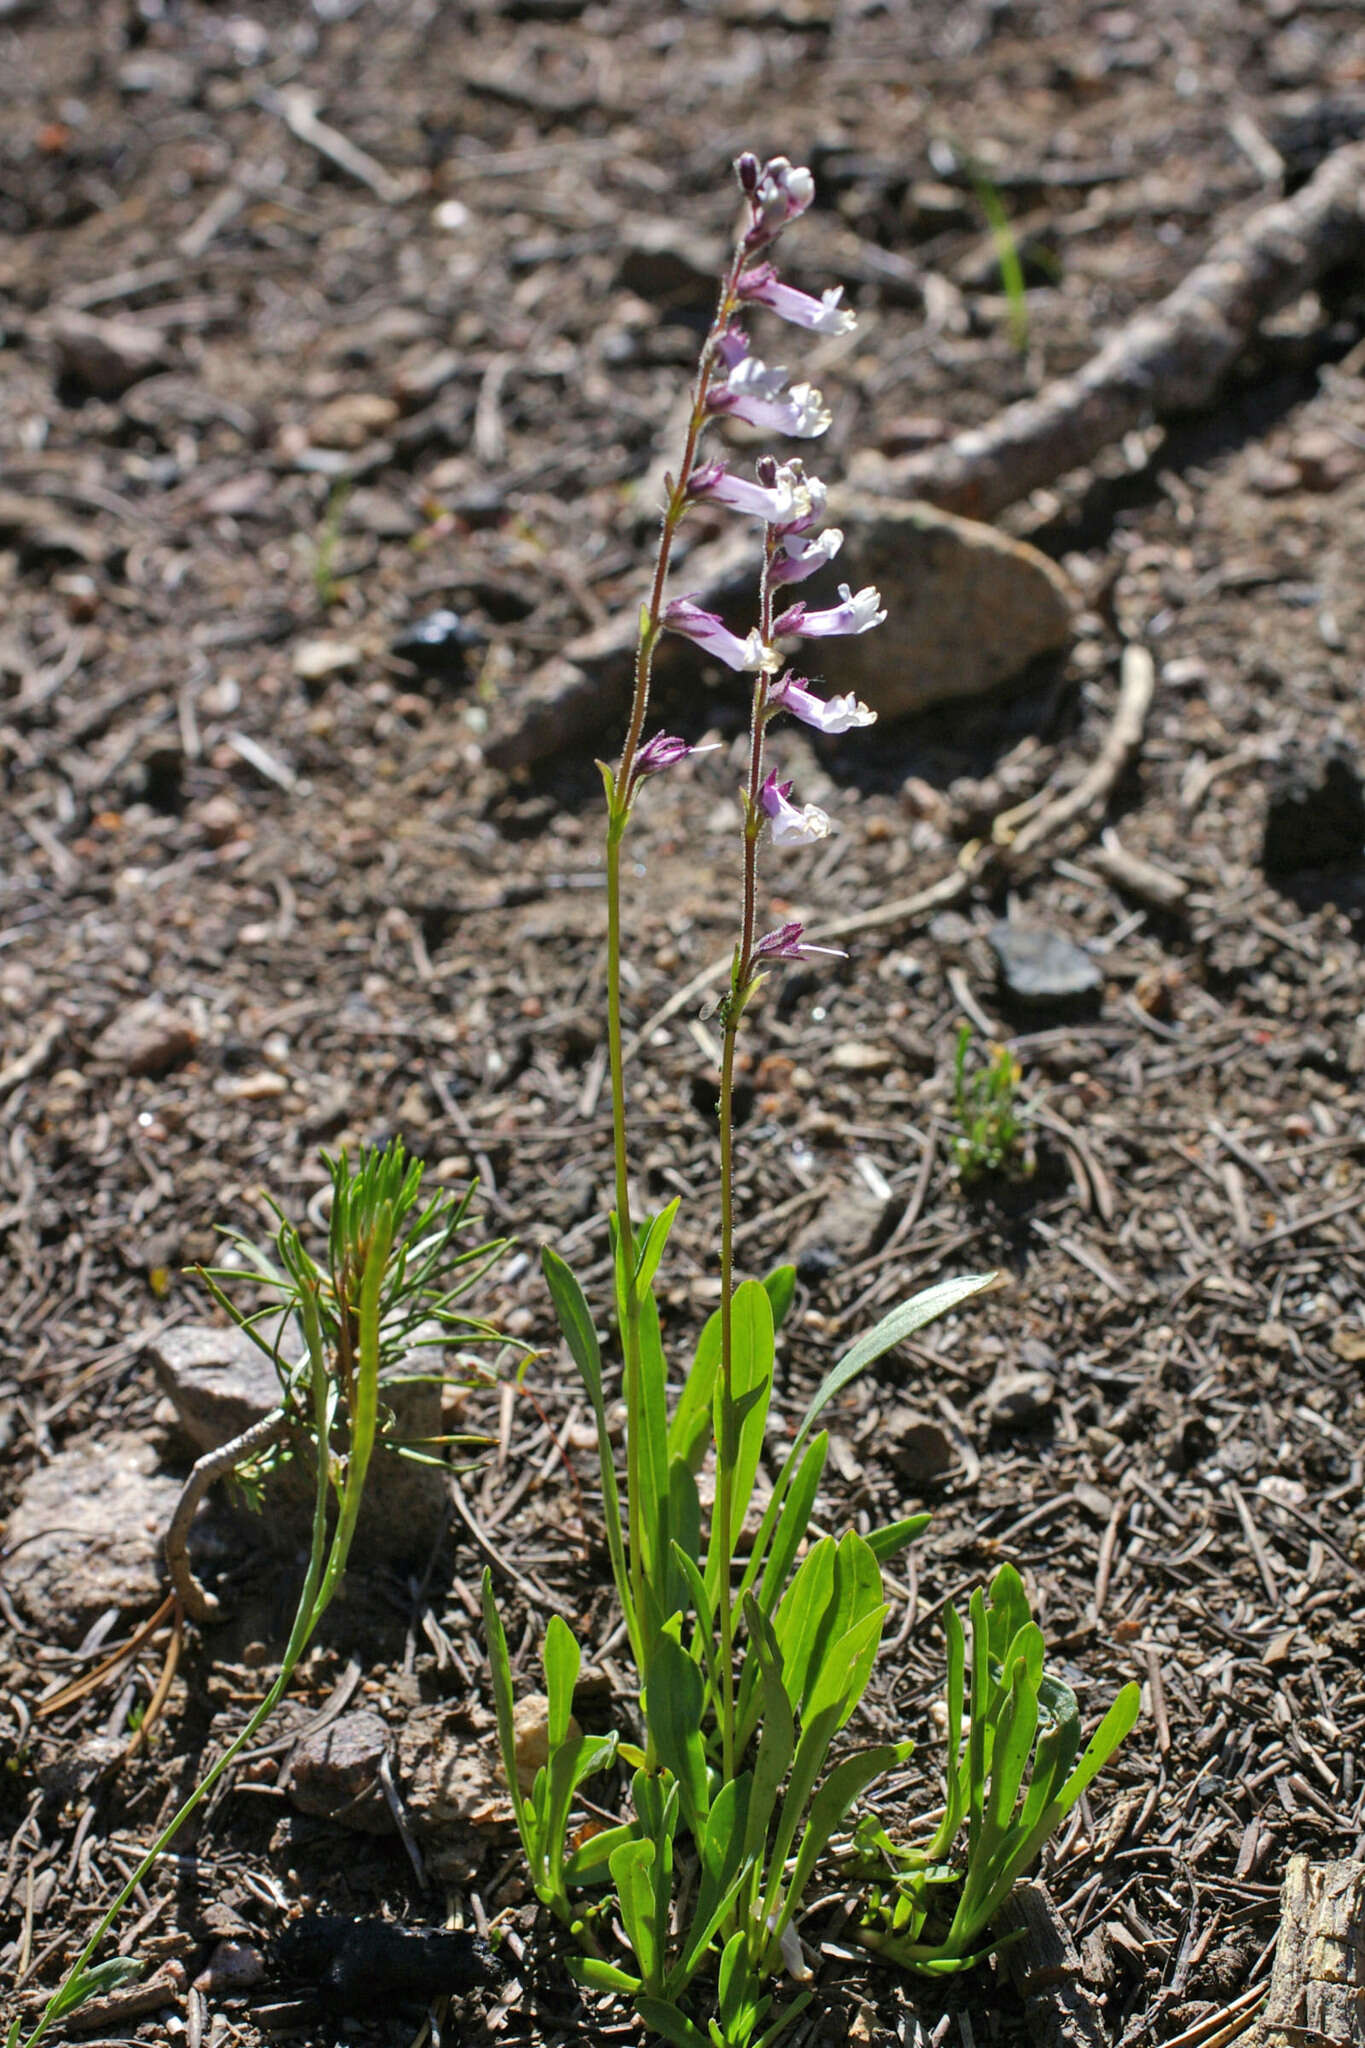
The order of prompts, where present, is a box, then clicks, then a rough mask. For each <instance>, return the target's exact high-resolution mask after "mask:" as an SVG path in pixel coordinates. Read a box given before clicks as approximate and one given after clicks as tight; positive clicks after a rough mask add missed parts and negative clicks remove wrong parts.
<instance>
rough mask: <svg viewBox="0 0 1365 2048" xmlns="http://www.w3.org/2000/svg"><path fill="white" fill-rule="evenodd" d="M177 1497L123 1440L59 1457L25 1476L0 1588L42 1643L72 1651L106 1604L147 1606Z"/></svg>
mask: <svg viewBox="0 0 1365 2048" xmlns="http://www.w3.org/2000/svg"><path fill="white" fill-rule="evenodd" d="M179 1498H180V1482H179V1480H177V1479H172V1478H170V1477H169V1476H168V1475H166V1474H163V1473H160V1472H158V1471H157V1470H156V1453H155V1451H154V1450H153V1449H152V1447H151V1445H150V1444H148V1443H146V1442H144V1441H143V1439H142V1438H141V1437H138V1436H134V1435H131V1434H129V1433H118V1434H115V1435H112V1436H107V1437H105V1438H103V1439H102V1440H101V1441H100V1442H97V1443H84V1444H79V1445H75V1446H73V1447H72V1448H70V1449H68V1450H64V1451H59V1452H58V1453H57V1456H56V1457H55V1458H53V1459H52V1460H51V1461H50V1463H48V1464H46V1465H39V1466H38V1467H37V1468H36V1469H35V1470H34V1471H33V1472H32V1473H31V1474H30V1476H29V1478H28V1479H27V1481H26V1482H25V1484H24V1487H23V1490H22V1491H21V1493H20V1495H19V1499H18V1503H17V1505H16V1506H15V1509H14V1513H13V1514H12V1515H11V1517H10V1521H9V1528H8V1530H7V1532H6V1546H7V1549H8V1551H9V1556H8V1558H7V1560H6V1564H5V1583H6V1585H7V1586H8V1588H9V1591H10V1593H11V1595H12V1596H13V1599H14V1603H15V1605H16V1606H17V1607H18V1608H19V1610H20V1612H21V1613H22V1614H23V1615H24V1616H25V1618H26V1619H27V1620H28V1621H30V1622H31V1623H32V1624H33V1627H34V1628H35V1629H37V1631H38V1633H39V1634H40V1635H41V1636H42V1637H43V1638H44V1640H45V1641H48V1642H54V1643H62V1644H66V1645H73V1644H76V1643H79V1642H80V1640H81V1638H82V1637H83V1636H84V1634H85V1632H86V1630H87V1629H88V1628H89V1627H90V1624H91V1623H92V1622H93V1621H96V1620H98V1618H99V1616H100V1615H101V1614H103V1613H104V1612H105V1611H106V1609H108V1608H110V1607H117V1608H139V1607H143V1608H145V1607H151V1606H154V1605H155V1603H156V1602H157V1601H158V1600H159V1599H160V1598H161V1595H162V1591H163V1589H164V1580H165V1567H164V1563H163V1560H162V1555H161V1540H162V1537H163V1536H164V1534H165V1531H166V1525H167V1523H168V1522H169V1521H170V1519H171V1515H172V1514H173V1512H174V1510H175V1504H176V1502H177V1501H178V1500H179Z"/></svg>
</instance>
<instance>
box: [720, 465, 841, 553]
mask: <svg viewBox="0 0 1365 2048" xmlns="http://www.w3.org/2000/svg"><path fill="white" fill-rule="evenodd" d="M758 468H759V482H758V483H754V484H751V483H749V482H747V481H746V480H745V479H744V478H743V477H737V476H732V475H731V474H730V472H729V470H728V469H726V467H725V465H724V463H723V462H707V463H704V464H703V465H702V466H701V467H700V468H699V469H694V470H693V472H692V474H691V476H690V477H689V478H688V480H687V494H688V496H689V497H690V498H705V499H708V500H709V501H710V502H711V503H712V504H713V505H728V506H729V507H730V509H731V511H733V512H747V513H750V514H752V516H753V517H754V518H755V519H762V520H763V521H764V522H765V523H766V524H767V525H769V526H775V527H777V528H778V530H779V531H780V532H782V533H793V532H799V531H801V530H802V529H803V528H804V527H806V526H809V525H810V524H811V523H812V522H813V521H814V520H816V519H818V518H819V517H820V514H821V512H822V511H823V510H824V505H825V487H824V485H823V484H822V483H821V481H820V479H819V477H818V476H807V475H806V472H805V469H804V467H803V466H802V464H801V463H800V462H784V463H776V462H774V461H773V460H772V458H771V457H767V458H766V459H764V460H761V461H760V462H759V465H758ZM814 566H815V565H814V564H812V567H814Z"/></svg>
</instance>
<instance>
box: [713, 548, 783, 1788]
mask: <svg viewBox="0 0 1365 2048" xmlns="http://www.w3.org/2000/svg"><path fill="white" fill-rule="evenodd" d="M776 551H777V536H776V534H775V533H774V531H773V529H772V528H771V527H768V528H766V529H765V531H764V537H763V579H762V582H761V584H760V587H759V631H760V633H761V634H762V636H763V641H764V644H765V645H767V644H768V643H769V642H770V641H771V639H772V626H773V594H772V578H771V574H770V571H771V569H772V563H773V556H774V554H775V553H776ZM768 687H769V677H768V672H767V670H766V669H760V670H759V672H758V674H757V675H756V676H755V678H754V695H753V706H752V709H751V712H750V716H749V777H748V786H747V789H746V791H745V804H744V897H743V909H742V912H741V922H740V937H739V945H738V947H737V949H736V952H735V965H734V971H733V974H732V977H731V982H730V997H729V1001H728V1002H727V1004H726V1006H725V1032H724V1036H723V1038H722V1040H721V1057H720V1101H719V1104H718V1111H719V1119H720V1372H721V1416H722V1424H721V1433H720V1441H719V1442H718V1443H717V1445H716V1514H717V1516H718V1518H719V1523H720V1537H721V1542H722V1544H723V1545H724V1546H725V1558H726V1563H725V1568H724V1578H723V1583H722V1585H721V1588H720V1682H721V1722H720V1739H721V1757H722V1762H723V1767H724V1772H725V1779H726V1782H727V1783H728V1782H729V1780H730V1779H731V1778H732V1777H733V1776H734V1769H735V1763H736V1758H735V1615H734V1602H733V1598H732V1594H731V1586H730V1568H729V1567H730V1555H729V1553H730V1544H731V1540H732V1533H733V1522H734V1483H735V1478H734V1467H735V1456H736V1452H737V1449H738V1446H737V1444H736V1443H735V1440H734V1439H735V1428H734V1396H735V1375H734V1291H735V1172H734V1155H735V1144H734V1121H735V1118H734V1109H735V1048H736V1045H737V1043H738V1039H739V1023H740V1018H741V1017H742V1016H743V1014H744V1005H745V1002H746V1000H747V998H748V994H749V989H750V983H751V981H752V978H753V970H754V926H755V924H756V922H757V906H758V837H759V833H760V831H761V830H762V826H763V813H762V812H761V810H760V809H759V804H758V796H759V791H760V790H761V788H762V787H763V728H764V725H765V724H766V722H767V714H768ZM713 1540H714V1539H713Z"/></svg>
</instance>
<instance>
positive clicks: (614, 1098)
mask: <svg viewBox="0 0 1365 2048" xmlns="http://www.w3.org/2000/svg"><path fill="white" fill-rule="evenodd" d="M743 265H744V248H743V244H742V242H741V243H740V244H739V245H738V246H737V247H736V249H735V253H734V257H733V259H732V261H731V263H730V267H729V269H728V270H727V271H726V274H725V279H724V282H723V283H722V285H721V289H720V296H719V298H718V300H717V303H716V314H715V319H714V320H713V321H712V323H711V330H710V332H709V333H708V335H707V337H706V340H705V342H704V344H703V346H702V352H701V356H700V358H699V360H698V363H697V375H696V380H695V382H694V384H693V387H692V410H691V414H690V416H689V419H688V423H687V436H686V439H685V441H684V444H683V454H682V461H681V464H680V465H679V468H678V473H677V476H676V477H675V478H674V479H673V482H672V487H671V489H670V492H669V497H668V503H667V504H666V506H665V507H664V513H663V520H662V523H661V525H660V529H659V546H658V552H657V554H656V556H655V561H654V576H653V580H652V582H651V584H650V590H649V597H648V599H647V600H646V602H645V605H644V607H643V609H642V612H641V617H640V637H639V641H638V643H637V646H636V651H635V689H634V694H633V696H632V699H631V706H630V719H629V722H628V724H627V728H626V738H625V744H624V746H623V747H622V750H621V758H620V761H619V762H618V764H617V768H616V773H615V775H614V776H612V777H611V778H610V783H609V796H608V816H607V845H606V867H607V1057H608V1063H609V1066H610V1070H611V1121H612V1152H613V1159H614V1166H615V1181H616V1223H617V1230H618V1232H619V1236H620V1243H621V1247H622V1257H623V1260H624V1274H625V1285H624V1287H623V1288H622V1296H623V1299H622V1303H621V1352H622V1365H623V1381H624V1392H625V1401H626V1498H627V1516H626V1519H627V1530H628V1541H629V1552H630V1559H629V1566H628V1570H629V1575H630V1587H629V1594H630V1599H629V1605H630V1607H631V1608H632V1609H633V1615H631V1616H628V1624H629V1633H630V1640H631V1647H632V1649H633V1650H634V1653H635V1660H636V1666H637V1669H638V1670H639V1673H640V1677H641V1678H642V1679H643V1677H644V1675H645V1671H644V1659H645V1656H646V1655H647V1653H648V1644H647V1642H646V1641H645V1601H644V1593H645V1585H644V1555H643V1540H642V1539H643V1531H642V1529H641V1527H640V1511H641V1498H640V1483H639V1479H640V1431H641V1429H642V1427H643V1416H642V1414H641V1399H640V1382H641V1358H640V1309H641V1303H640V1297H639V1292H638V1290H637V1288H636V1286H635V1278H634V1272H635V1229H634V1223H633V1220H632V1215H631V1205H630V1171H629V1148H628V1145H627V1137H626V1080H625V1049H624V1041H623V1036H622V1029H621V929H622V922H621V849H622V844H623V841H624V839H625V834H626V827H627V825H628V824H629V822H630V811H631V804H632V802H633V799H634V795H635V785H636V781H637V777H636V774H635V762H636V756H637V755H638V753H639V750H640V743H641V739H642V736H643V732H644V723H645V716H646V713H647V711H648V708H649V690H650V683H651V680H652V677H653V672H654V650H655V647H656V646H657V644H658V640H659V634H660V632H661V631H662V629H663V605H664V590H665V587H666V585H667V581H668V567H669V562H670V559H671V557H672V553H673V542H674V538H675V537H676V535H677V531H678V528H679V527H680V526H681V524H682V520H683V515H684V513H685V512H686V510H687V480H688V478H689V476H690V475H691V473H692V469H693V466H694V464H695V461H696V454H697V444H698V442H699V441H700V439H701V434H702V429H703V427H704V426H705V424H706V400H707V394H708V392H709V390H710V387H711V376H712V371H713V369H714V365H715V354H716V344H717V343H718V341H719V340H720V337H721V335H722V334H723V333H724V331H725V329H726V327H727V325H728V324H729V322H730V319H731V318H732V316H733V314H734V312H735V308H736V305H737V303H738V302H737V300H736V298H735V287H736V285H737V283H738V281H739V274H740V271H741V269H742V268H743Z"/></svg>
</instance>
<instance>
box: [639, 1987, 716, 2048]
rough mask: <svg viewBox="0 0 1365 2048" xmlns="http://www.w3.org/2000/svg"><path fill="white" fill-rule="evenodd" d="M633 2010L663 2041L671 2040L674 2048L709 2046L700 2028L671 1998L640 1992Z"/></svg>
mask: <svg viewBox="0 0 1365 2048" xmlns="http://www.w3.org/2000/svg"><path fill="white" fill-rule="evenodd" d="M635 2010H636V2012H638V2013H639V2015H640V2018H641V2019H642V2020H643V2021H644V2023H645V2025H646V2026H647V2027H653V2029H654V2031H655V2033H656V2034H662V2035H663V2037H664V2039H665V2041H672V2042H673V2043H674V2044H675V2048H710V2044H709V2043H708V2041H707V2038H706V2036H705V2034H703V2033H702V2031H701V2029H700V2028H699V2027H694V2026H693V2024H692V2022H691V2020H690V2019H688V2017H687V2015H686V2013H684V2012H682V2011H680V2010H679V2008H678V2007H677V2006H676V2005H674V2004H673V2003H672V2002H671V2000H669V1999H666V1998H651V1997H650V1996H649V1994H648V1992H641V1993H640V1995H639V1997H638V1998H637V1999H636V2001H635Z"/></svg>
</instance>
